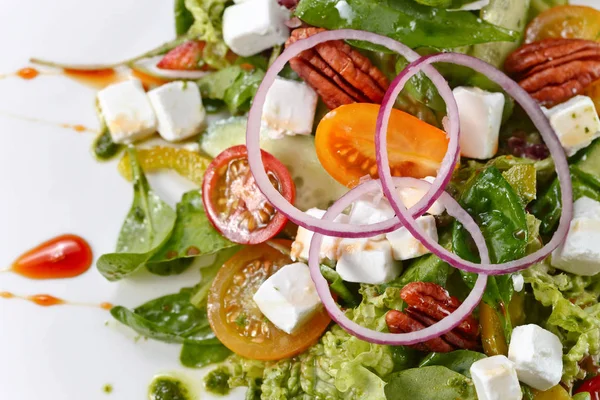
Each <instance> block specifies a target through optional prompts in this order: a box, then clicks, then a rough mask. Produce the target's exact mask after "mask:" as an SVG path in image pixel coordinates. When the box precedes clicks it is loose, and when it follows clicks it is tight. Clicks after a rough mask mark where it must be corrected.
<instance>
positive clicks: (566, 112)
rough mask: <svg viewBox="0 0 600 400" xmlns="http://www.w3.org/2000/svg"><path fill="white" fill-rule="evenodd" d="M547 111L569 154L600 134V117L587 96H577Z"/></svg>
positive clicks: (551, 123) (575, 151) (585, 145)
mask: <svg viewBox="0 0 600 400" xmlns="http://www.w3.org/2000/svg"><path fill="white" fill-rule="evenodd" d="M545 113H546V116H547V117H548V119H549V120H550V125H552V128H554V131H555V132H556V135H557V136H558V139H559V140H560V143H561V144H562V146H563V148H564V149H565V152H566V153H567V155H568V156H572V155H573V154H575V153H577V151H579V150H581V149H583V148H584V147H587V146H589V145H590V143H592V141H593V140H594V139H596V138H597V137H599V136H600V119H598V113H597V112H596V107H595V106H594V102H593V101H592V99H590V98H589V97H587V96H575V97H573V98H572V99H570V100H569V101H567V102H566V103H562V104H559V105H557V106H554V107H552V108H551V109H549V110H545Z"/></svg>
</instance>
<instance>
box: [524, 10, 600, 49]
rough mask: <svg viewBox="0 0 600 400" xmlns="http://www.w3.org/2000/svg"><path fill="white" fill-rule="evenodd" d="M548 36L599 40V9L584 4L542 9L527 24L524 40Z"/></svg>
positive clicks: (533, 40)
mask: <svg viewBox="0 0 600 400" xmlns="http://www.w3.org/2000/svg"><path fill="white" fill-rule="evenodd" d="M549 38H565V39H587V40H595V41H600V11H598V10H596V9H594V8H591V7H585V6H558V7H552V8H550V9H548V10H546V11H544V12H543V13H541V14H540V15H538V16H537V17H535V18H534V19H533V21H531V22H530V23H529V25H528V26H527V28H526V30H525V42H526V43H532V42H536V41H538V40H542V39H549Z"/></svg>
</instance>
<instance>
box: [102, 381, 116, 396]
mask: <svg viewBox="0 0 600 400" xmlns="http://www.w3.org/2000/svg"><path fill="white" fill-rule="evenodd" d="M102 390H103V391H104V393H106V394H110V393H112V391H113V387H112V385H111V384H110V383H107V384H106V385H104V387H103V388H102Z"/></svg>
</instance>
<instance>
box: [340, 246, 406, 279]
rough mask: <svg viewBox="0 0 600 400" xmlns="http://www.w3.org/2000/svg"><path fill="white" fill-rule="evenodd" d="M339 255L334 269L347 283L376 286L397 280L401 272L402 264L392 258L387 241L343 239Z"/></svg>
mask: <svg viewBox="0 0 600 400" xmlns="http://www.w3.org/2000/svg"><path fill="white" fill-rule="evenodd" d="M339 255H340V258H339V261H338V263H337V265H336V267H335V269H336V271H337V272H338V273H339V274H340V276H341V277H342V279H343V280H345V281H348V282H361V283H370V284H373V285H378V284H382V283H386V282H389V281H391V280H392V279H395V278H397V277H398V275H400V272H401V271H402V264H401V263H400V262H398V261H395V260H394V258H393V257H392V248H391V246H390V244H389V243H388V242H387V241H381V242H377V241H373V240H369V239H343V240H342V241H341V242H340V245H339Z"/></svg>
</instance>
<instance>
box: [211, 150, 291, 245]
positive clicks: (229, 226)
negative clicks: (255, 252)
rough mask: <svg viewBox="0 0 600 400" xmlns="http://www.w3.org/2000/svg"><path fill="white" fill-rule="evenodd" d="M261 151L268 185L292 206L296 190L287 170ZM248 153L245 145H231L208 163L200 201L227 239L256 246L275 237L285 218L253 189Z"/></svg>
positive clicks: (254, 186) (258, 191)
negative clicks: (271, 185) (269, 181)
mask: <svg viewBox="0 0 600 400" xmlns="http://www.w3.org/2000/svg"><path fill="white" fill-rule="evenodd" d="M261 151H262V158H263V163H264V165H265V168H266V170H267V175H268V176H269V179H270V180H271V184H273V186H274V187H275V188H276V189H277V190H278V191H279V192H280V193H281V194H282V195H283V197H284V198H285V199H286V200H288V201H289V202H291V203H293V202H294V200H295V198H296V188H295V186H294V182H293V181H292V177H291V175H290V173H289V171H288V170H287V169H286V168H285V166H284V165H283V164H282V163H281V162H280V161H279V160H277V159H276V158H275V157H273V156H272V155H271V154H269V153H267V152H266V151H263V150H261ZM247 154H248V153H247V152H246V146H244V145H239V146H233V147H230V148H228V149H227V150H225V151H223V152H222V153H221V154H219V155H218V156H217V157H216V158H215V159H214V160H213V161H212V162H211V163H210V165H209V166H208V168H207V169H206V173H205V174H204V182H203V183H202V200H203V202H204V208H205V209H206V214H207V215H208V218H209V219H210V222H212V224H213V225H214V227H215V228H216V229H217V230H218V231H219V232H221V233H222V234H223V235H224V236H225V237H226V238H227V239H229V240H231V241H232V242H235V243H241V244H257V243H262V242H265V241H267V240H269V239H271V238H272V237H273V236H275V235H277V234H278V233H279V232H280V231H281V230H282V229H283V228H284V226H285V223H286V222H287V218H286V217H285V216H284V215H283V214H281V213H280V212H278V211H277V210H275V209H274V208H273V206H272V205H271V204H270V203H269V202H268V201H267V199H266V198H265V196H264V195H263V194H262V193H261V192H260V190H259V189H258V186H256V183H255V182H254V177H253V176H252V173H251V172H250V166H249V165H248V157H247Z"/></svg>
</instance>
